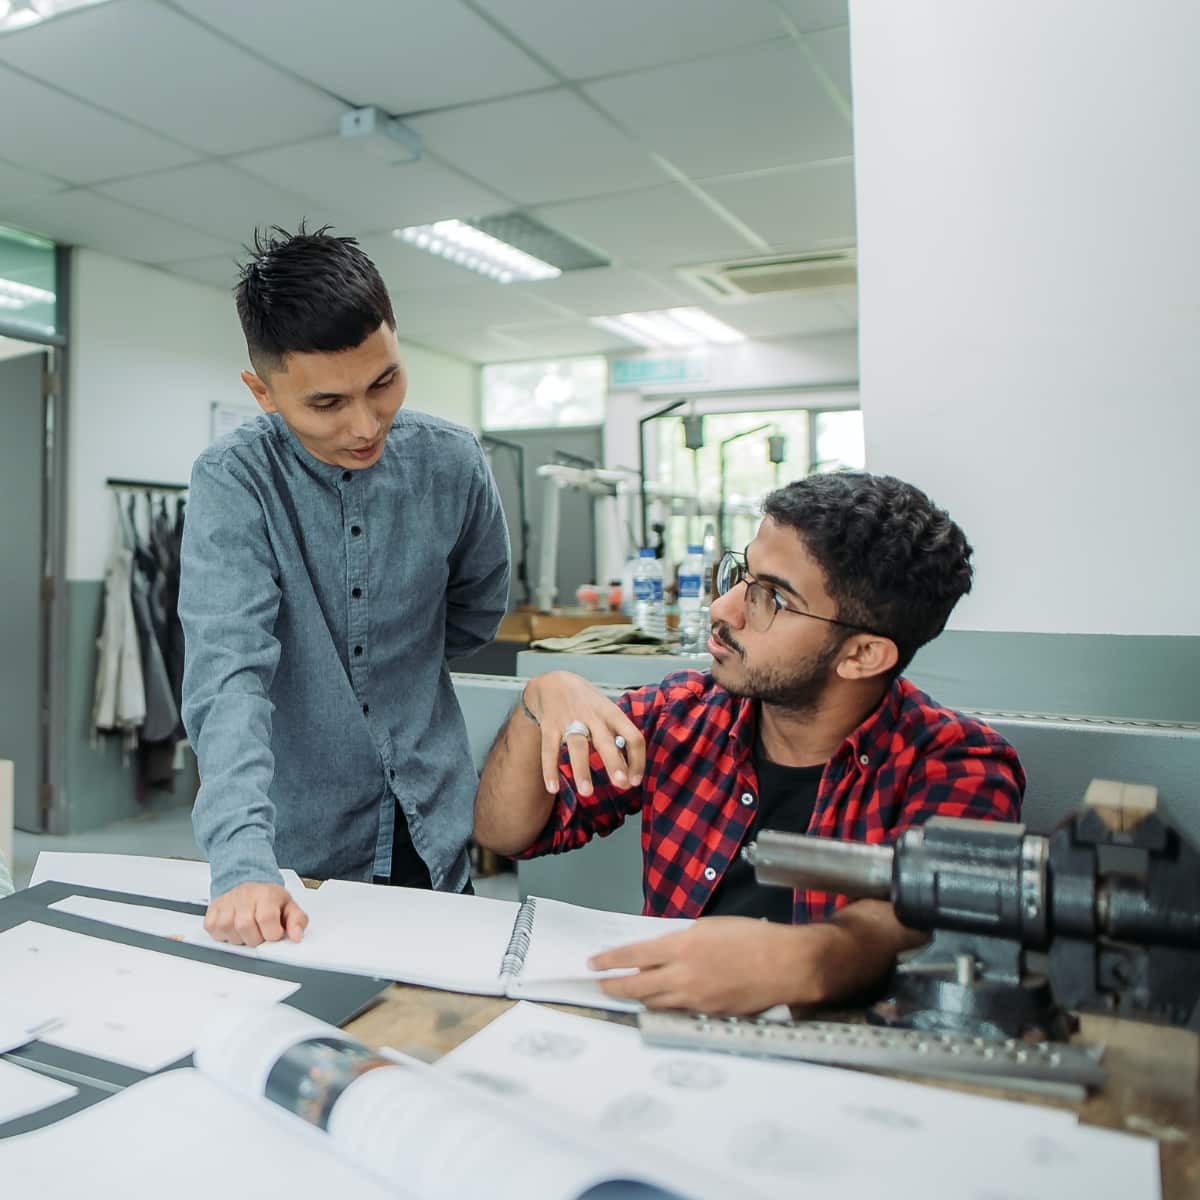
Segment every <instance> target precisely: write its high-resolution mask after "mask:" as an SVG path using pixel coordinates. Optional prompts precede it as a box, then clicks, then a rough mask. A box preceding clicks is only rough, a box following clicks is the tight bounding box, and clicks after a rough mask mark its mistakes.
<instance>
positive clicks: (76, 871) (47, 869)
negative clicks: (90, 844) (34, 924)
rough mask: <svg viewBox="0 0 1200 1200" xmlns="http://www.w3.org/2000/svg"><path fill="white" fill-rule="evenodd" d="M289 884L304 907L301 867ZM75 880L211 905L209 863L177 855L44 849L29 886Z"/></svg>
mask: <svg viewBox="0 0 1200 1200" xmlns="http://www.w3.org/2000/svg"><path fill="white" fill-rule="evenodd" d="M281 874H282V875H283V883H284V887H286V888H287V890H288V891H289V892H290V893H291V894H292V895H293V896H294V897H295V898H296V899H297V901H299V902H300V905H301V907H303V906H304V902H303V897H304V895H305V894H306V892H308V889H307V888H305V886H304V884H303V883H302V882H301V880H300V876H299V875H297V874H296V872H295V871H282V872H281ZM51 880H53V881H54V882H56V883H75V884H79V885H80V886H81V887H94V888H104V889H106V890H107V891H110V892H132V893H134V894H135V895H138V896H153V897H155V898H156V899H159V900H180V901H182V902H184V903H185V904H205V905H207V904H208V900H209V883H210V875H209V868H208V863H206V862H192V861H189V860H186V859H176V858H151V857H149V856H147V855H143V854H68V853H65V852H63V851H59V850H43V851H42V852H41V854H39V855H38V859H37V862H36V863H35V864H34V867H33V877H32V878H31V879H30V880H29V886H30V887H33V886H34V884H37V883H46V882H48V881H51Z"/></svg>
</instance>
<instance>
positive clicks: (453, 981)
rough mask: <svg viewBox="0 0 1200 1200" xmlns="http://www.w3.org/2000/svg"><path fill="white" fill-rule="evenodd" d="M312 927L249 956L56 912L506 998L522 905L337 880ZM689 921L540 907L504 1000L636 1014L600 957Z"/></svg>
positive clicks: (315, 908)
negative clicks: (607, 989) (603, 986)
mask: <svg viewBox="0 0 1200 1200" xmlns="http://www.w3.org/2000/svg"><path fill="white" fill-rule="evenodd" d="M303 899H304V901H305V907H306V910H307V912H308V915H309V924H308V928H307V930H305V934H304V939H303V941H301V942H299V943H293V942H287V941H282V942H270V943H267V944H265V945H262V946H259V947H257V948H254V949H250V948H248V947H245V946H230V945H228V944H227V943H224V942H215V941H213V940H212V938H210V937H209V936H208V934H207V933H206V932H205V931H204V922H203V920H202V919H201V918H200V917H197V916H194V915H191V914H186V913H172V912H166V911H164V910H162V909H152V908H146V907H144V906H141V905H133V904H124V903H121V902H119V901H113V900H96V899H93V898H91V897H88V896H69V897H67V898H66V899H65V900H60V901H58V902H57V903H56V904H53V905H51V907H52V908H54V909H56V910H57V911H59V912H68V913H73V914H75V915H76V916H80V917H88V918H90V919H92V920H96V921H105V922H107V923H109V924H113V925H122V926H124V927H125V928H127V929H136V930H139V931H140V932H142V933H150V934H154V935H156V936H158V937H167V938H173V939H174V940H176V941H183V942H188V943H189V944H191V945H195V946H205V947H206V948H208V949H216V950H223V951H226V952H228V953H232V954H242V955H248V956H250V957H254V958H263V959H268V960H270V961H272V962H284V963H294V964H296V965H297V966H304V967H319V968H323V969H325V970H329V971H345V972H348V973H350V974H356V975H370V976H378V977H380V978H383V979H396V980H399V981H401V982H403V983H415V984H422V985H424V986H427V987H437V988H445V989H447V990H449V991H461V992H475V993H479V994H482V995H492V996H498V995H502V994H504V991H503V989H504V980H502V979H501V977H500V967H501V964H502V961H503V958H504V954H505V951H506V950H507V948H508V944H509V940H510V938H511V936H512V933H513V923H514V921H515V920H516V916H517V913H518V911H519V909H520V905H518V904H516V903H514V902H513V901H509V900H491V899H487V898H485V897H480V896H458V895H452V894H449V893H446V892H430V891H425V890H423V889H420V888H392V887H376V886H374V885H372V884H367V883H348V882H346V881H344V880H337V879H331V880H330V881H329V882H328V883H324V884H322V885H321V887H320V888H319V889H317V890H316V891H309V892H308V893H307V894H306V895H305V896H304V897H303ZM690 924H691V922H690V921H687V920H665V919H662V918H658V917H637V916H630V915H628V914H625V913H609V912H602V911H600V910H597V909H589V908H580V907H579V906H577V905H572V904H563V903H560V902H558V901H554V900H542V899H538V901H537V904H536V916H535V919H534V926H533V937H532V939H531V942H530V946H529V950H528V953H527V955H526V958H525V967H524V969H523V970H522V972H521V974H520V976H519V977H518V979H516V980H510V981H509V985H508V994H509V995H512V996H514V997H516V996H525V997H529V998H533V999H538V1000H554V1001H558V1002H559V1003H563V1004H581V1005H590V1006H593V1007H597V1008H608V1009H613V1010H618V1011H627V1012H629V1011H635V1010H636V1009H638V1008H639V1007H640V1005H638V1004H636V1003H632V1002H630V1001H624V1000H616V999H613V998H612V997H611V996H606V995H604V994H603V993H602V992H601V991H600V989H599V988H598V987H597V986H596V983H595V980H597V979H599V978H603V977H604V976H605V975H623V974H628V972H626V971H610V972H599V973H598V972H595V971H590V970H589V969H588V967H587V960H588V958H589V957H590V956H591V955H593V954H597V953H599V952H600V951H601V950H606V949H609V948H610V947H612V946H618V945H625V944H627V943H629V942H637V941H645V940H647V939H648V938H652V937H660V936H662V935H663V934H665V933H669V932H673V931H675V930H678V929H685V928H687V926H688V925H690Z"/></svg>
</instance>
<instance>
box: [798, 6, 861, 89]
mask: <svg viewBox="0 0 1200 1200" xmlns="http://www.w3.org/2000/svg"><path fill="white" fill-rule="evenodd" d="M804 40H805V41H806V42H807V43H808V45H809V48H810V49H811V50H812V52H813V54H814V55H815V56H816V58H817V61H818V62H819V63H820V64H821V66H822V67H824V68H825V72H826V74H828V76H829V78H830V79H832V80H833V82H834V83H835V84H836V85H837V88H838V91H840V92H841V93H842V96H843V98H844V99H845V100H846V101H847V102H848V101H849V100H850V92H851V87H850V26H849V25H841V26H838V28H836V29H826V30H824V31H823V32H821V33H812V34H809V35H808V37H806V38H805V39H804Z"/></svg>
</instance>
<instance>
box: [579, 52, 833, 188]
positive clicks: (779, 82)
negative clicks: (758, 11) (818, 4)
mask: <svg viewBox="0 0 1200 1200" xmlns="http://www.w3.org/2000/svg"><path fill="white" fill-rule="evenodd" d="M584 90H585V91H586V92H587V94H588V95H589V96H591V97H592V99H594V100H595V101H596V102H597V103H598V104H600V105H601V106H602V107H603V108H604V109H605V110H606V111H607V112H609V113H611V114H612V115H613V116H614V117H615V118H616V119H617V120H618V121H620V122H622V124H623V125H624V126H625V127H626V128H628V129H630V130H636V131H637V133H638V136H639V137H640V138H641V140H642V141H643V142H645V144H646V145H648V146H650V147H652V148H653V149H655V150H657V151H658V152H659V153H660V154H662V155H664V156H665V157H666V158H668V159H670V161H671V162H673V163H674V164H675V165H676V166H678V167H681V168H682V169H683V170H684V171H686V172H688V173H689V174H692V175H723V174H731V173H733V172H735V171H753V170H759V169H761V168H763V167H776V166H789V165H792V164H796V163H804V162H814V161H817V160H820V159H826V158H840V157H843V156H844V155H847V154H850V153H851V152H852V138H851V132H850V123H849V122H848V121H847V120H846V118H845V117H844V116H843V115H842V113H841V112H839V111H838V109H837V107H836V105H835V104H834V102H833V100H832V99H831V98H830V96H829V93H828V92H827V91H826V90H825V87H824V85H823V84H822V83H821V81H820V80H819V79H818V78H817V74H816V72H815V71H814V70H813V69H812V67H811V66H810V65H809V62H808V60H807V59H806V58H805V56H804V54H803V52H802V51H801V50H800V48H799V47H797V46H795V45H794V44H791V43H787V44H783V45H772V46H769V47H765V48H761V49H758V50H752V51H748V52H743V53H740V54H731V55H728V56H727V57H724V58H715V59H706V60H704V61H702V62H695V63H685V64H681V65H677V66H672V67H660V68H658V69H656V70H653V71H644V72H640V73H638V74H636V75H626V76H623V77H621V78H620V79H609V80H604V81H602V82H599V83H590V84H586V85H584Z"/></svg>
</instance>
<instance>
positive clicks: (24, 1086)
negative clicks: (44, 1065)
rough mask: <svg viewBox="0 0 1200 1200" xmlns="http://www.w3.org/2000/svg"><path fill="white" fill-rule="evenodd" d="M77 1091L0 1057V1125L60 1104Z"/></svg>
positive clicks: (66, 1084)
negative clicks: (0, 1059)
mask: <svg viewBox="0 0 1200 1200" xmlns="http://www.w3.org/2000/svg"><path fill="white" fill-rule="evenodd" d="M78 1091H79V1089H78V1088H74V1087H72V1086H71V1085H70V1084H69V1083H63V1082H62V1081H61V1080H58V1079H50V1078H49V1077H47V1076H45V1075H39V1074H38V1072H37V1071H27V1070H26V1069H25V1068H24V1067H18V1066H17V1064H16V1063H10V1062H3V1061H0V1125H3V1124H4V1123H5V1122H6V1121H15V1120H16V1119H17V1117H26V1116H28V1115H29V1114H30V1113H35V1112H41V1110H42V1109H43V1108H49V1107H50V1105H52V1104H61V1103H62V1102H63V1101H64V1100H70V1098H71V1097H72V1096H74V1095H75V1094H76V1092H78ZM0 1144H3V1143H0Z"/></svg>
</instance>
